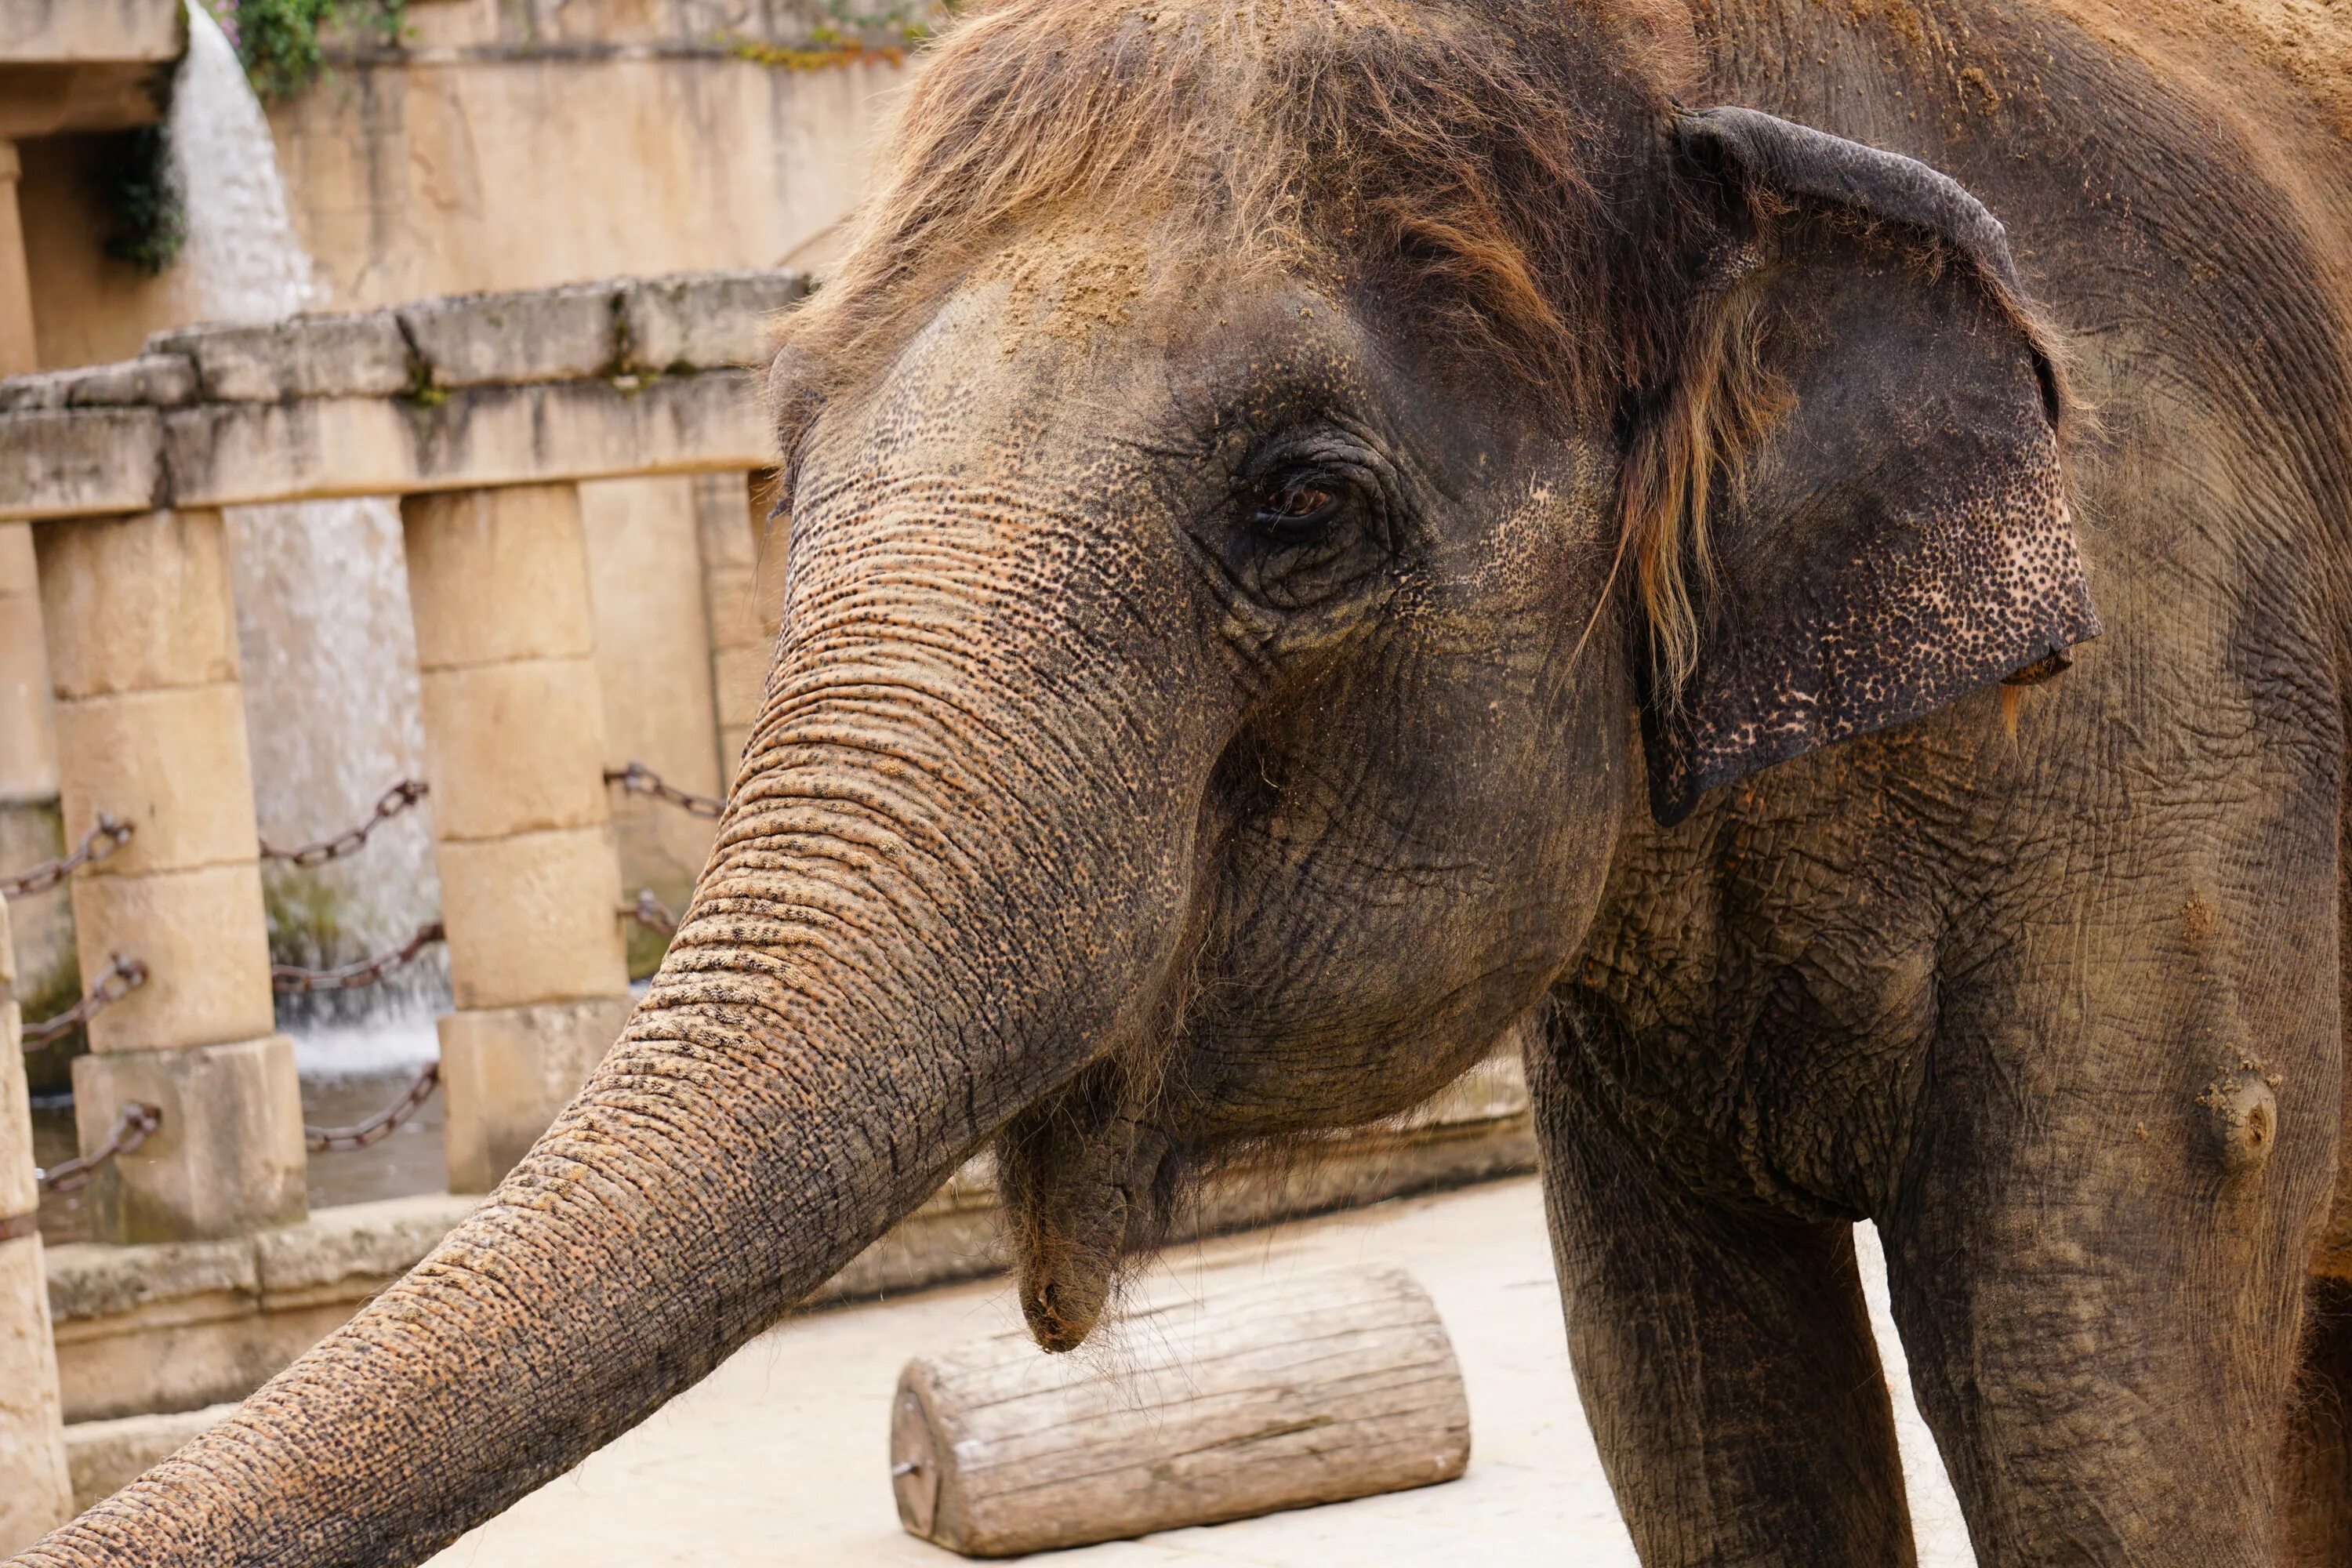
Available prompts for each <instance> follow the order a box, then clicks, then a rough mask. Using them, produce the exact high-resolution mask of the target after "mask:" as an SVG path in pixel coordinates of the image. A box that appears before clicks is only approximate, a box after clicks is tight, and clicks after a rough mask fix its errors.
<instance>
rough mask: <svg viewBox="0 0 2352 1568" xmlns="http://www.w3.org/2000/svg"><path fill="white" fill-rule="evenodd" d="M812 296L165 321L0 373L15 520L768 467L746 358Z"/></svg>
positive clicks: (579, 288)
mask: <svg viewBox="0 0 2352 1568" xmlns="http://www.w3.org/2000/svg"><path fill="white" fill-rule="evenodd" d="M807 287H808V282H807V279H806V277H805V276H804V275H803V274H802V273H799V272H793V271H781V270H780V271H768V272H710V273H693V274H680V275H677V276H672V277H666V278H650V279H617V280H614V281H609V282H604V283H587V284H576V285H570V286H567V287H564V288H560V289H534V290H530V291H527V292H520V293H511V294H469V295H455V296H450V297H447V298H443V299H434V300H415V301H413V302H411V303H409V304H405V305H401V306H398V307H395V308H394V309H390V310H373V311H367V312H362V313H359V314H351V315H319V316H298V317H295V318H293V319H292V320H290V321H279V322H272V323H269V324H267V325H262V326H203V327H189V328H184V329H181V330H178V331H169V332H163V333H159V334H157V335H156V336H155V337H154V338H153V339H152V340H151V341H150V342H148V344H147V352H146V353H143V354H142V355H141V356H140V357H138V358H137V359H132V360H125V361H122V362H121V363H115V364H105V365H93V366H89V367H88V368H85V369H79V370H66V371H49V372H44V373H41V374H34V375H24V376H16V377H12V378H10V379H8V380H5V381H0V519H16V518H24V519H31V520H35V521H38V520H41V519H46V518H59V517H81V516H100V515H105V514H109V513H117V512H129V511H143V510H148V509H149V508H151V507H159V506H179V507H205V506H228V505H239V504H245V503H249V502H262V501H278V500H310V499H315V498H320V497H330V496H352V495H389V494H405V493H408V492H411V491H415V490H431V489H461V488H471V487H474V486H479V485H505V484H525V483H540V482H547V481H552V480H559V479H594V478H604V477H611V476H617V475H624V474H645V473H661V472H677V471H691V470H697V469H710V468H758V467H761V466H762V465H763V464H765V463H766V462H767V461H768V459H769V442H768V435H767V431H766V429H765V428H764V426H763V425H762V422H761V419H760V417H759V415H758V412H757V407H756V388H757V378H756V375H755V374H753V372H752V371H751V369H750V368H749V367H751V366H754V365H756V364H757V363H759V362H760V361H761V358H762V357H763V354H764V333H765V331H766V324H767V321H768V319H769V318H770V317H771V316H772V315H773V314H774V312H776V311H778V310H782V309H783V308H784V307H786V306H788V305H790V304H792V303H793V301H794V300H798V299H800V298H801V297H802V295H803V294H804V293H805V292H806V291H807Z"/></svg>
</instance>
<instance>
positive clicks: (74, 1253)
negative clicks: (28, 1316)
mask: <svg viewBox="0 0 2352 1568" xmlns="http://www.w3.org/2000/svg"><path fill="white" fill-rule="evenodd" d="M260 1300H261V1279H260V1275H259V1274H258V1273H257V1270H256V1268H255V1265H254V1257H253V1240H252V1238H251V1237H242V1236H240V1237H230V1238H228V1239H226V1240H221V1241H163V1242H151V1243H149V1244H147V1245H146V1246H143V1247H118V1246H114V1245H111V1244H110V1243H107V1242H102V1241H77V1242H70V1243H68V1244H67V1245H66V1246H64V1247H53V1248H51V1249H50V1252H49V1312H50V1315H51V1316H52V1317H54V1318H55V1319H56V1320H57V1323H58V1333H59V1334H60V1335H64V1334H66V1333H67V1332H68V1326H69V1325H71V1324H75V1323H90V1322H96V1321H100V1320H101V1319H108V1318H117V1319H119V1318H127V1317H131V1316H135V1315H141V1314H144V1315H145V1319H146V1321H151V1322H152V1321H158V1320H159V1319H170V1320H172V1321H180V1322H185V1321H194V1320H195V1319H198V1318H207V1317H213V1316H216V1315H218V1313H219V1312H221V1311H222V1310H231V1311H246V1310H251V1309H253V1308H254V1307H256V1306H257V1305H258V1304H259V1303H260Z"/></svg>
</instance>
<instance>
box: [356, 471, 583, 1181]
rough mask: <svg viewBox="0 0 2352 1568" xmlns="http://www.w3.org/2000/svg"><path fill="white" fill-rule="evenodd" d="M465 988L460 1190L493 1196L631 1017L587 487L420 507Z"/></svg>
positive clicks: (455, 1104) (412, 565) (414, 601)
mask: <svg viewBox="0 0 2352 1568" xmlns="http://www.w3.org/2000/svg"><path fill="white" fill-rule="evenodd" d="M401 521H402V523H403V526H404V533H405V535H406V539H407V547H408V596H409V605H410V608H411V610H412V612H413V614H414V615H415V621H416V665H417V670H418V673H419V675H420V677H421V678H422V685H423V692H424V709H425V773H426V777H427V778H428V780H429V781H430V782H431V784H432V786H433V817H434V839H435V842H434V854H435V859H436V864H437V865H438V866H439V868H440V872H441V919H442V923H443V925H444V926H445V927H446V929H447V931H448V935H449V982H450V986H451V989H452V990H453V992H454V993H455V994H456V1000H457V1011H456V1012H454V1013H451V1014H448V1015H446V1016H444V1017H443V1018H442V1019H441V1022H440V1032H441V1074H442V1086H443V1089H444V1091H445V1092H446V1094H447V1095H448V1097H449V1098H448V1121H447V1124H446V1131H445V1133H444V1135H443V1136H444V1139H445V1142H446V1152H447V1155H448V1164H449V1186H450V1190H451V1191H453V1192H488V1191H489V1190H490V1188H491V1187H492V1186H494V1185H495V1184H497V1182H498V1179H499V1177H500V1176H502V1175H504V1174H505V1173H506V1172H507V1171H508V1170H509V1169H510V1168H511V1167H512V1166H513V1164H514V1163H515V1162H516V1161H517V1160H519V1159H520V1158H521V1157H522V1155H523V1153H524V1152H525V1151H527V1150H528V1149H529V1148H530V1145H531V1142H532V1141H533V1140H534V1139H536V1138H537V1137H538V1136H539V1134H540V1133H541V1132H542V1131H545V1130H546V1127H547V1124H548V1122H549V1121H552V1120H553V1119H554V1116H555V1113H556V1112H557V1111H559V1110H562V1108H563V1106H564V1104H565V1103H566V1102H567V1101H568V1100H570V1099H571V1098H572V1094H573V1092H574V1091H575V1090H577V1089H579V1087H580V1084H581V1082H582V1080H583V1079H585V1078H586V1077H587V1076H588V1072H589V1070H590V1069H591V1068H593V1067H594V1066H595V1065H596V1063H597V1062H598V1061H599V1060H601V1059H602V1058H603V1057H604V1052H605V1051H606V1050H607V1049H608V1048H609V1047H611V1046H612V1043H613V1041H614V1038H615V1037H617V1036H618V1035H619V1033H620V1030H621V1026H622V1025H623V1024H624V1023H625V1022H626V1020H627V1017H628V1011H629V996H628V976H627V971H626V968H625V963H624V960H623V956H622V939H621V925H620V916H619V912H618V911H619V907H620V902H621V876H620V867H619V862H618V860H617V859H616V858H615V857H614V846H613V828H612V813H611V808H610V806H609V805H608V803H607V797H606V785H605V784H604V707H603V697H602V695H601V693H600V691H599V689H598V684H597V679H596V657H595V656H596V647H595V634H594V630H593V626H594V623H593V617H592V614H591V610H590V605H589V593H588V568H587V554H586V548H585V544H584V542H583V532H582V528H581V521H580V498H579V493H578V491H577V490H576V489H573V488H572V486H570V485H527V486H518V487H515V488H512V489H487V490H460V491H457V492H453V493H450V494H444V495H416V496H410V497H408V498H407V499H406V500H403V501H402V502H401Z"/></svg>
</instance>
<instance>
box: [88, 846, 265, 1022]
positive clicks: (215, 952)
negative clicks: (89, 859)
mask: <svg viewBox="0 0 2352 1568" xmlns="http://www.w3.org/2000/svg"><path fill="white" fill-rule="evenodd" d="M72 888H73V911H74V929H75V931H76V932H77V933H78V938H79V942H80V945H81V951H82V953H83V955H84V959H83V964H84V968H85V969H86V970H87V971H88V978H89V979H90V980H93V981H94V980H95V979H96V978H97V976H98V973H99V971H100V969H101V968H103V967H104V966H105V964H106V963H107V961H108V958H109V957H110V955H111V954H114V953H122V954H125V955H127V956H130V957H132V958H136V959H139V960H141V961H142V963H145V964H146V965H147V982H146V984H143V985H142V986H140V987H139V989H137V990H136V991H133V992H131V994H129V995H128V996H126V997H124V998H123V999H122V1000H121V1001H120V1002H117V1003H115V1004H114V1005H111V1006H110V1007H108V1008H107V1009H106V1010H105V1011H103V1012H101V1013H100V1014H99V1015H98V1016H96V1017H94V1018H92V1019H91V1020H90V1021H89V1046H90V1049H92V1050H93V1051H100V1052H106V1051H145V1050H155V1049H166V1048H170V1047H176V1046H208V1045H225V1044H228V1043H230V1042H233V1041H238V1040H250V1039H254V1038H256V1037H259V1036H263V1035H267V1034H268V1032H269V1030H270V1028H271V1026H272V1025H271V1002H270V992H269V937H268V928H267V925H266V922H265V919H264V915H263V909H262V902H261V873H260V871H259V869H258V868H257V867H256V866H255V865H254V863H253V862H252V861H249V860H248V861H244V862H241V863H237V864H231V865H221V866H208V867H205V868H200V869H197V870H193V871H165V872H159V873H157V874H155V875H152V876H147V877H76V878H75V879H73V883H72Z"/></svg>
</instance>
